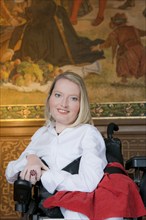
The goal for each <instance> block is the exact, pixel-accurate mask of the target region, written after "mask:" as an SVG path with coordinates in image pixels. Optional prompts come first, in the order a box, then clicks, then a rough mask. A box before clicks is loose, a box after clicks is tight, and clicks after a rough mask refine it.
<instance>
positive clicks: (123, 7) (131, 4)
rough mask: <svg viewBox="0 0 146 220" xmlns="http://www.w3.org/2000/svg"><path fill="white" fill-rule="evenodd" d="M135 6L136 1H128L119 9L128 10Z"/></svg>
mask: <svg viewBox="0 0 146 220" xmlns="http://www.w3.org/2000/svg"><path fill="white" fill-rule="evenodd" d="M134 6H135V0H126V1H125V2H124V4H122V5H121V6H119V9H127V8H131V7H134Z"/></svg>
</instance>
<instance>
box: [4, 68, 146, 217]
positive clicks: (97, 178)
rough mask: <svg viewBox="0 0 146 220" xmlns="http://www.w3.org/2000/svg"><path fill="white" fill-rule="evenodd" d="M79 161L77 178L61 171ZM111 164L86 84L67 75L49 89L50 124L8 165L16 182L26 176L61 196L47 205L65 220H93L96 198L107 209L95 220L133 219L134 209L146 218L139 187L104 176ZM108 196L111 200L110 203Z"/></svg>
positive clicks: (115, 176) (8, 172) (116, 176)
mask: <svg viewBox="0 0 146 220" xmlns="http://www.w3.org/2000/svg"><path fill="white" fill-rule="evenodd" d="M78 157H81V160H80V165H79V171H78V174H75V175H72V174H70V173H68V172H66V171H64V170H62V169H63V168H64V167H65V166H66V165H68V164H69V163H71V162H72V161H74V160H75V159H77V158H78ZM39 158H41V159H42V160H44V161H45V162H46V163H47V165H48V167H47V166H45V165H44V164H43V162H42V161H41V160H40V159H39ZM106 165H107V160H106V156H105V144H104V140H103V138H102V136H101V134H100V132H99V131H98V130H97V129H96V128H95V127H94V126H93V122H92V118H91V113H90V106H89V101H88V96H87V91H86V87H85V84H84V82H83V80H82V78H81V77H80V76H79V75H77V74H75V73H71V72H66V73H62V74H61V75H59V76H57V77H56V79H55V80H54V82H53V84H52V86H51V88H50V92H49V95H48V98H47V102H46V124H45V125H44V126H43V127H42V128H40V129H39V130H38V131H37V132H36V133H35V134H34V136H33V137H32V139H31V142H30V144H29V145H28V147H27V148H26V149H25V151H24V152H23V153H22V154H21V156H20V157H19V159H18V160H16V161H11V162H10V163H9V164H8V167H7V169H6V178H7V180H8V181H9V182H10V183H13V182H14V181H15V180H16V179H17V177H18V173H19V172H21V173H20V177H21V178H22V179H25V180H28V181H31V182H32V183H33V184H35V182H36V181H38V180H40V179H41V182H42V184H43V186H44V187H45V188H46V190H47V191H48V192H50V193H54V192H55V191H58V192H57V193H56V194H55V195H54V196H52V198H51V199H50V201H49V202H48V200H46V202H45V203H44V205H45V206H46V207H49V206H59V207H61V208H60V209H61V212H62V214H63V216H64V218H65V219H81V220H83V219H91V218H92V216H91V215H92V214H91V213H90V212H92V211H93V210H94V207H93V206H92V207H91V200H92V204H93V205H95V204H94V201H95V199H96V201H95V202H97V204H99V206H100V208H101V207H102V210H103V211H102V212H101V209H100V210H98V211H97V212H96V213H94V211H93V213H94V214H95V216H96V218H95V217H94V218H93V219H96V220H97V219H110V218H111V217H114V219H116V220H121V219H123V216H126V214H127V213H128V214H127V215H128V216H129V210H131V212H130V215H131V217H133V216H132V214H131V213H132V212H133V213H134V214H133V215H135V217H136V216H141V215H144V214H146V211H145V208H144V206H143V203H142V201H141V198H140V196H139V193H138V191H137V188H136V185H135V183H134V182H133V181H132V180H131V179H130V178H129V177H128V176H127V175H123V174H113V175H108V174H104V168H105V167H106ZM121 169H123V167H122V168H121ZM120 175H121V176H120ZM112 176H113V177H112ZM114 181H116V182H115V184H116V183H117V184H118V185H117V186H116V185H115V184H114ZM102 183H103V184H102ZM112 184H114V185H112ZM115 186H116V187H118V190H117V189H116V187H115ZM119 186H121V188H120V191H119ZM127 186H128V187H127ZM129 186H130V187H129ZM125 190H126V191H125ZM93 193H96V195H95V194H94V195H93ZM98 194H99V195H98ZM78 195H79V196H81V197H80V198H79V197H78ZM109 195H110V200H109V199H108V200H107V196H109ZM125 195H126V197H125ZM128 196H129V198H130V200H129V198H128ZM66 197H68V198H69V200H68V201H67V200H66ZM83 197H84V198H85V200H84V199H83ZM53 198H54V199H53ZM115 198H116V199H117V201H115V205H114V206H113V204H112V206H111V210H109V208H108V205H109V204H110V203H112V202H113V201H114V200H115ZM53 201H54V203H53ZM127 201H128V204H127ZM121 202H122V203H121ZM48 203H49V205H48ZM81 203H82V204H81ZM117 204H118V205H117ZM119 204H120V207H121V211H119V208H118V206H119ZM129 204H130V205H129ZM125 205H127V207H125ZM66 206H68V208H66ZM86 206H87V209H86V210H85V207H86ZM133 207H134V210H133ZM105 208H106V210H105ZM77 209H78V211H76V210H77ZM95 210H96V207H95ZM99 211H100V212H101V213H100V215H99V214H98V213H99ZM98 215H99V216H98ZM101 215H102V216H101Z"/></svg>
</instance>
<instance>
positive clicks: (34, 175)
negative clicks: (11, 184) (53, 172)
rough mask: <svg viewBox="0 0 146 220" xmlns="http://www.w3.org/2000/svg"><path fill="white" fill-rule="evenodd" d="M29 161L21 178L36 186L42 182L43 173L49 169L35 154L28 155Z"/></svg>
mask: <svg viewBox="0 0 146 220" xmlns="http://www.w3.org/2000/svg"><path fill="white" fill-rule="evenodd" d="M27 161H28V162H27V164H26V167H25V168H24V170H22V171H21V173H20V178H21V179H24V180H27V181H30V182H31V183H32V184H35V183H36V182H37V181H39V180H40V178H41V176H42V171H46V170H48V169H49V168H48V167H47V166H46V165H45V164H44V163H43V162H42V161H41V159H40V158H39V157H38V156H36V155H35V154H31V155H28V156H27Z"/></svg>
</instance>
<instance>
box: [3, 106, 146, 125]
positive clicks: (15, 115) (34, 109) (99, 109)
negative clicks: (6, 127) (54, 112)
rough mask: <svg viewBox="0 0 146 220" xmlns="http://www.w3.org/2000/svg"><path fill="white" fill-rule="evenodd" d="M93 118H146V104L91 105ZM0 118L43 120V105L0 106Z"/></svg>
mask: <svg viewBox="0 0 146 220" xmlns="http://www.w3.org/2000/svg"><path fill="white" fill-rule="evenodd" d="M90 106H91V114H92V117H93V118H131V117H132V118H141V117H144V118H145V117H146V102H123V103H122V102H120V103H91V104H90ZM0 118H1V120H2V121H3V120H4V121H6V120H9V121H11V120H43V119H44V105H9V106H8V105H1V106H0Z"/></svg>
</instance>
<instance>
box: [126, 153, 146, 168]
mask: <svg viewBox="0 0 146 220" xmlns="http://www.w3.org/2000/svg"><path fill="white" fill-rule="evenodd" d="M125 168H126V170H129V169H131V168H139V169H144V168H146V156H134V157H132V158H130V159H129V160H127V161H126V164H125Z"/></svg>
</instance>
